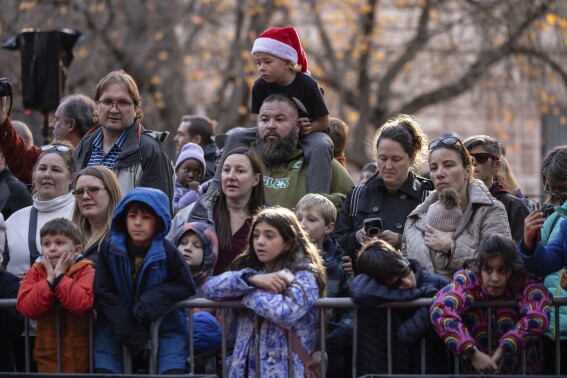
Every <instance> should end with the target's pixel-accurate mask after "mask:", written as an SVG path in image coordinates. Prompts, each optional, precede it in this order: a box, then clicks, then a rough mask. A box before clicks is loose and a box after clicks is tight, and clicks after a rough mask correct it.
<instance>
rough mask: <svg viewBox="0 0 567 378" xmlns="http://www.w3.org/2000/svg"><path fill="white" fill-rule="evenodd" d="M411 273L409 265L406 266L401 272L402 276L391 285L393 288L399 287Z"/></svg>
mask: <svg viewBox="0 0 567 378" xmlns="http://www.w3.org/2000/svg"><path fill="white" fill-rule="evenodd" d="M410 273H411V268H410V267H409V265H408V266H406V267H405V268H404V270H403V271H402V274H400V276H399V277H398V278H397V279H396V280H395V281H394V282H392V283H391V284H390V285H389V286H390V288H392V289H399V288H400V286H402V283H403V282H402V281H403V279H404V278H406V277H407V276H409V275H410Z"/></svg>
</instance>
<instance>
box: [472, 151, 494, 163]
mask: <svg viewBox="0 0 567 378" xmlns="http://www.w3.org/2000/svg"><path fill="white" fill-rule="evenodd" d="M471 155H472V157H474V160H475V161H476V162H477V163H478V164H484V163H486V162H487V161H488V159H492V160H494V161H497V160H500V158H499V157H498V156H496V155H493V154H491V153H488V152H477V153H476V154H471Z"/></svg>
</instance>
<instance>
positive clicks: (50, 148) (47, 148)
mask: <svg viewBox="0 0 567 378" xmlns="http://www.w3.org/2000/svg"><path fill="white" fill-rule="evenodd" d="M40 148H41V151H42V152H48V151H53V150H57V151H59V152H63V153H65V152H69V151H71V148H70V147H67V146H62V145H59V144H46V145H45V146H41V147H40Z"/></svg>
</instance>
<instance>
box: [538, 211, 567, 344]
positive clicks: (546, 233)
mask: <svg viewBox="0 0 567 378" xmlns="http://www.w3.org/2000/svg"><path fill="white" fill-rule="evenodd" d="M554 210H555V211H554V212H553V214H551V215H550V216H549V217H547V219H546V220H545V223H544V224H543V228H542V229H541V242H542V243H543V244H544V245H547V243H548V242H549V241H550V240H551V239H553V238H554V237H555V235H556V234H557V232H559V225H560V224H561V221H562V220H563V218H565V217H566V216H567V201H565V203H564V204H563V206H555V208H554ZM557 217H559V219H557V220H556V218H557ZM552 226H553V229H551V227H552ZM564 271H565V268H562V269H560V270H558V271H557V272H555V273H551V274H549V275H547V276H546V277H545V281H544V285H545V287H546V288H547V290H549V292H550V293H551V295H553V296H554V297H561V296H563V297H565V296H567V291H565V290H563V289H562V288H561V285H560V284H559V280H560V279H561V274H562V273H563V272H564ZM559 324H560V325H561V327H560V330H559V332H560V337H561V340H567V307H565V306H563V307H560V308H559ZM545 335H546V336H547V337H549V338H550V339H551V340H555V307H551V316H550V318H549V327H547V331H545Z"/></svg>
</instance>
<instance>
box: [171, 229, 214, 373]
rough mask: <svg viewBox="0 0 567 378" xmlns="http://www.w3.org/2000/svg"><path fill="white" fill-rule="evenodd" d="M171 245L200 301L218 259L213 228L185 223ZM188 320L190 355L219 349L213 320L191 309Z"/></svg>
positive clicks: (206, 314)
mask: <svg viewBox="0 0 567 378" xmlns="http://www.w3.org/2000/svg"><path fill="white" fill-rule="evenodd" d="M174 244H175V245H176V246H177V249H178V250H179V253H181V255H182V256H183V258H184V259H185V262H186V263H187V265H189V268H190V269H191V274H192V275H193V281H194V282H195V290H196V292H197V294H195V298H204V297H205V295H204V293H203V289H202V287H203V285H204V284H205V282H207V280H208V279H209V277H211V276H212V275H213V269H214V268H215V264H216V262H217V255H218V239H217V234H216V232H215V229H214V227H213V226H212V225H210V224H208V223H201V222H190V223H187V224H185V225H184V226H183V228H181V230H179V232H178V233H177V236H176V238H175V240H174ZM192 318H193V347H194V348H195V349H194V351H193V355H194V356H195V357H197V356H199V355H200V354H202V353H205V352H208V351H211V350H213V349H216V348H218V347H220V346H221V340H222V336H221V329H220V324H219V323H218V321H217V320H216V318H215V317H214V316H213V315H212V314H211V313H210V312H208V311H207V310H206V309H195V311H194V312H193V315H192ZM203 373H204V371H203Z"/></svg>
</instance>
